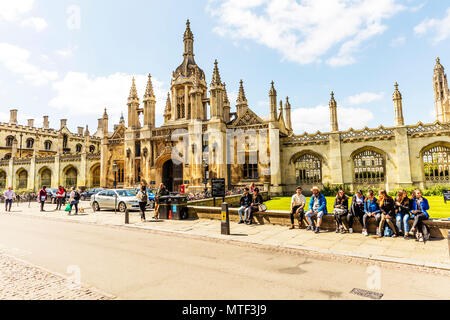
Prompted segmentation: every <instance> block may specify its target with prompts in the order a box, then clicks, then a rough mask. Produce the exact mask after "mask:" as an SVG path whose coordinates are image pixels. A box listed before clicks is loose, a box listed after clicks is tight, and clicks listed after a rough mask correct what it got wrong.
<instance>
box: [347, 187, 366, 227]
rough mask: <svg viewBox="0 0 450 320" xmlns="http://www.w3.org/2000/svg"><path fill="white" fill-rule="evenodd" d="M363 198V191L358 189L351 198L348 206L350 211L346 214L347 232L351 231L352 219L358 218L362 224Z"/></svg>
mask: <svg viewBox="0 0 450 320" xmlns="http://www.w3.org/2000/svg"><path fill="white" fill-rule="evenodd" d="M364 200H365V197H364V195H363V192H362V191H361V190H359V191H358V192H357V193H356V194H355V195H354V196H353V198H352V204H351V206H350V211H349V213H348V215H347V223H348V232H349V233H353V220H354V218H358V220H359V222H360V223H361V226H362V225H363V217H364Z"/></svg>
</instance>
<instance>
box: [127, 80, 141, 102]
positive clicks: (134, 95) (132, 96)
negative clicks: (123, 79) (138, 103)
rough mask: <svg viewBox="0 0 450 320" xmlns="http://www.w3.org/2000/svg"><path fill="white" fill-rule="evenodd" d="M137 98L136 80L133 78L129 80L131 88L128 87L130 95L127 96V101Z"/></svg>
mask: <svg viewBox="0 0 450 320" xmlns="http://www.w3.org/2000/svg"><path fill="white" fill-rule="evenodd" d="M136 99H139V97H138V93H137V89H136V80H135V79H134V77H133V79H132V80H131V89H130V95H129V96H128V101H130V100H136Z"/></svg>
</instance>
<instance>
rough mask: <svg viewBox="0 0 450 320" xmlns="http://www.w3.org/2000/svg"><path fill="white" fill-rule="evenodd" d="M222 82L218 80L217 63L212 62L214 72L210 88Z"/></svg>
mask: <svg viewBox="0 0 450 320" xmlns="http://www.w3.org/2000/svg"><path fill="white" fill-rule="evenodd" d="M221 84H222V82H221V80H220V73H219V67H218V62H217V60H215V61H214V70H213V75H212V81H211V86H212V85H221Z"/></svg>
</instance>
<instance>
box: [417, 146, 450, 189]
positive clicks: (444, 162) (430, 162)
mask: <svg viewBox="0 0 450 320" xmlns="http://www.w3.org/2000/svg"><path fill="white" fill-rule="evenodd" d="M449 159H450V148H449V147H445V146H436V147H433V148H431V149H428V150H427V151H425V152H424V153H423V167H424V173H425V180H426V181H431V182H448V181H449V180H450V173H449V167H450V160H449Z"/></svg>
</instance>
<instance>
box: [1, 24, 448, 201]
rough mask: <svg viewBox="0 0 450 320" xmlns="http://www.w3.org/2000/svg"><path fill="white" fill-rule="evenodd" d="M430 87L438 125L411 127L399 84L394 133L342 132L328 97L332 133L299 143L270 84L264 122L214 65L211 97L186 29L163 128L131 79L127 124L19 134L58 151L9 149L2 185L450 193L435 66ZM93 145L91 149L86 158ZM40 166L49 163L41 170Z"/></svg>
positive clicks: (442, 94)
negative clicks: (215, 181)
mask: <svg viewBox="0 0 450 320" xmlns="http://www.w3.org/2000/svg"><path fill="white" fill-rule="evenodd" d="M433 85H434V91H435V105H436V115H437V120H436V122H434V123H430V124H423V123H418V124H416V125H405V123H404V120H403V110H402V108H403V106H402V95H401V93H400V92H399V90H398V85H397V84H396V85H395V92H394V95H393V103H394V114H395V126H394V127H383V126H380V127H378V128H374V129H369V128H364V129H362V130H354V129H350V130H347V131H340V130H339V126H338V106H337V102H336V100H335V98H334V94H333V93H332V94H331V100H330V105H329V106H330V123H331V132H325V133H322V132H320V131H318V132H317V133H314V134H307V133H305V134H303V135H295V134H294V133H293V130H292V121H302V120H301V119H291V106H290V103H289V99H288V98H286V100H285V102H282V101H279V102H278V100H277V92H276V90H275V88H274V83H273V82H272V84H271V87H270V91H269V97H268V98H269V101H270V116H269V117H267V118H264V119H263V118H261V117H259V116H258V115H257V114H256V113H254V112H253V111H252V110H251V109H250V107H249V105H248V102H247V99H246V96H245V91H244V86H243V82H242V81H241V82H240V86H239V94H238V98H237V101H236V109H235V110H236V111H235V112H232V111H231V104H230V101H229V99H228V96H227V91H226V86H225V83H223V82H222V79H221V77H220V73H219V69H218V63H217V61H216V62H215V64H214V68H213V75H212V80H211V83H210V85H209V88H208V84H207V80H206V79H205V73H204V72H203V70H202V69H200V67H199V66H198V65H197V64H196V62H195V60H194V37H193V34H192V31H191V29H190V25H189V21H188V22H187V27H186V31H185V33H184V53H183V62H182V63H181V65H180V66H179V67H178V68H176V69H175V71H174V72H173V74H172V79H171V88H170V92H169V93H168V97H167V101H166V107H165V111H164V123H163V125H162V126H160V127H156V125H155V104H156V99H155V94H154V91H153V86H152V79H151V77H150V76H149V78H148V83H147V87H146V90H145V94H144V96H143V99H142V103H141V101H140V99H139V96H138V93H137V89H136V86H135V83H134V79H133V81H132V85H131V90H130V95H129V97H128V103H127V106H128V119H127V121H128V122H127V123H126V122H125V120H124V119H123V117H122V118H121V120H120V122H119V124H116V125H114V131H113V132H112V133H110V132H109V131H108V128H109V123H108V122H109V119H108V114H107V111H106V110H105V112H104V114H103V117H102V118H101V119H99V128H98V130H97V132H96V134H95V135H94V136H93V137H91V136H89V134H87V133H85V134H84V136H83V135H81V134H78V135H72V134H70V133H69V132H68V130H67V129H65V128H64V126H62V127H61V129H60V130H59V131H48V129H40V130H36V129H32V128H29V129H25V127H20V128H21V130H23V131H26V130H29V131H30V132H34V131H36V133H37V134H39V135H40V136H42V138H40V141H41V142H40V143H43V142H42V141H46V139H47V138H48V139H49V140H51V139H53V140H52V141H53V142H52V143H53V144H52V145H56V146H57V147H56V148H55V150H52V152H53V153H51V154H48V153H47V154H45V153H44V152H43V151H45V148H44V149H43V150H41V149H42V148H38V150H39V152H38V151H33V150H29V151H28V154H29V156H30V158H28V159H27V158H25V159H24V155H23V154H22V157H20V156H18V154H17V147H14V142H13V144H12V146H10V147H6V148H9V149H6V150H7V151H10V153H11V155H12V157H11V159H9V160H3V161H2V162H1V163H0V177H2V176H1V175H3V177H6V178H3V181H5V180H6V181H7V182H6V184H9V183H11V182H12V183H14V181H18V182H20V177H19V175H20V173H21V172H22V171H24V170H25V171H26V172H27V173H28V176H29V177H30V178H29V182H28V183H27V186H28V187H32V186H36V185H37V184H39V183H40V182H42V178H39V177H40V175H39V174H40V173H39V172H41V173H42V168H43V167H45V168H48V169H49V171H50V172H51V174H52V180H51V181H52V185H53V186H56V185H57V184H59V183H62V184H66V185H67V182H71V181H67V170H68V168H72V167H73V168H74V169H75V170H73V171H72V174H75V172H76V175H77V176H76V177H77V180H76V181H77V183H78V185H83V184H84V185H86V186H95V185H98V184H99V185H100V186H102V187H113V186H114V185H117V187H125V188H126V187H135V186H137V185H139V184H141V183H142V184H147V185H149V186H157V185H158V184H159V183H161V182H163V183H165V184H166V185H167V186H168V188H169V189H170V190H173V191H178V190H179V189H180V186H181V185H185V186H186V187H187V189H186V190H187V191H188V192H193V191H200V190H203V189H204V183H205V182H207V183H208V184H209V185H210V179H211V178H225V180H226V184H227V186H228V187H229V188H232V187H238V186H243V185H248V184H250V183H252V182H254V183H255V184H257V185H259V186H261V187H262V188H264V189H265V190H270V192H271V193H272V194H283V193H290V192H293V191H294V190H295V187H296V186H297V185H301V186H303V188H304V189H305V190H307V189H309V188H310V187H312V186H313V185H318V186H319V187H321V186H324V185H327V184H330V185H345V186H348V187H349V188H350V189H353V190H355V189H356V188H358V187H361V186H365V187H367V186H373V187H376V188H385V189H387V190H393V189H395V188H398V187H408V186H419V187H422V188H424V187H429V186H431V185H433V184H438V183H439V184H449V183H450V182H449V179H450V173H449V165H450V160H449V154H450V102H449V89H448V83H447V76H446V74H445V71H444V68H443V66H442V65H441V63H440V61H439V59H437V62H436V67H435V69H434V76H433ZM15 126H16V125H15V124H12V123H11V122H10V124H8V125H6V124H5V125H2V126H1V130H2V131H1V132H2V134H4V137H3V139H4V140H3V141H5V142H6V144H7V145H8V143H9V145H11V143H10V141H11V137H13V139H12V141H15V140H17V133H18V131H17V130H18V129H19V127H17V128H16V127H15ZM14 130H16V131H14ZM44 133H46V134H47V135H46V136H45V138H44ZM80 133H81V132H80ZM64 135H66V136H67V138H68V139H66V143H71V147H69V148H70V149H71V151H72V150H73V148H74V145H75V144H76V143H79V144H80V145H81V146H82V149H81V152H78V153H77V152H75V153H73V152H69V153H64V140H62V139H63V138H62V137H63V136H64ZM8 136H10V138H9V139H10V140H8V138H7V137H8ZM0 138H1V137H0ZM83 139H84V142H83V141H82V140H83ZM67 141H68V142H67ZM87 146H93V147H95V149H93V152H90V150H89V149H88V148H87ZM98 148H100V154H98V153H97V151H98V150H99V149H98ZM3 149H4V148H3ZM35 149H36V148H35ZM77 150H78V149H77ZM11 151H12V152H11ZM41 157H42V160H38V159H40V158H41ZM45 159H47V160H45ZM39 161H50V162H49V163H46V164H42V165H41V164H40V162H39ZM64 161H66V163H64ZM24 162H26V163H24ZM22 163H24V164H22ZM33 163H35V164H33ZM38 163H39V165H38ZM61 163H62V164H61ZM47 172H48V171H47ZM48 173H49V172H48ZM31 176H33V177H31ZM205 178H206V179H205ZM0 179H1V178H0ZM39 179H41V180H39ZM64 179H66V181H65V180H64ZM98 179H99V181H98ZM47 181H49V180H48V179H47ZM18 182H15V183H16V184H15V185H16V186H17V185H18ZM0 183H1V182H0ZM4 184H5V183H4Z"/></svg>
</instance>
